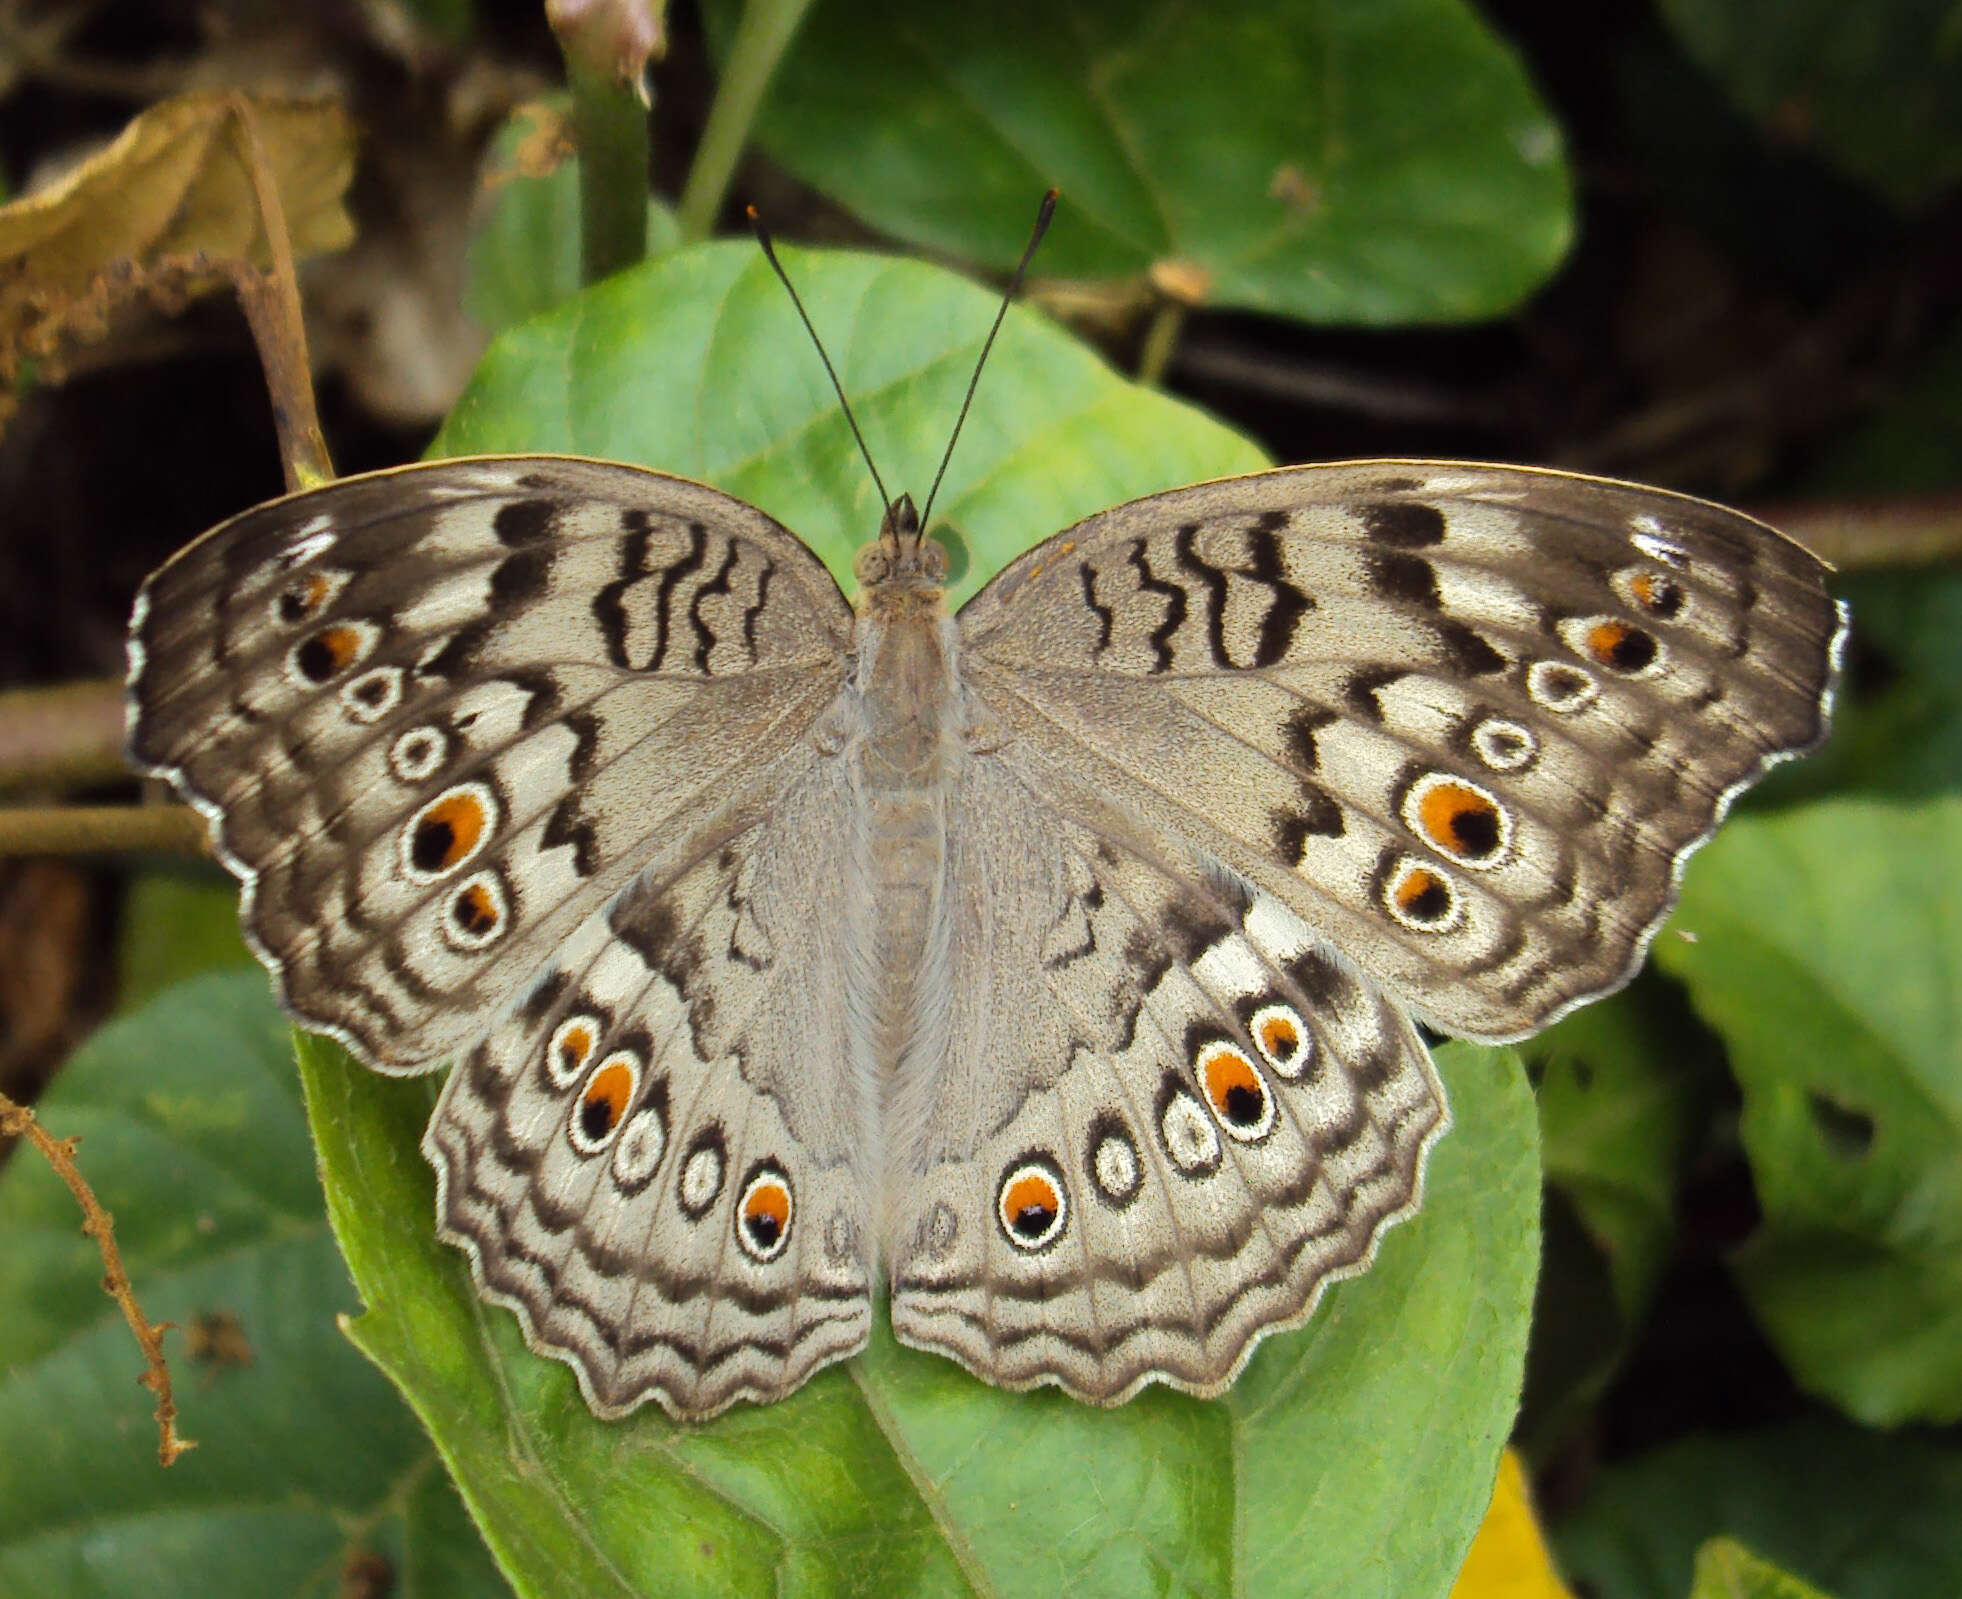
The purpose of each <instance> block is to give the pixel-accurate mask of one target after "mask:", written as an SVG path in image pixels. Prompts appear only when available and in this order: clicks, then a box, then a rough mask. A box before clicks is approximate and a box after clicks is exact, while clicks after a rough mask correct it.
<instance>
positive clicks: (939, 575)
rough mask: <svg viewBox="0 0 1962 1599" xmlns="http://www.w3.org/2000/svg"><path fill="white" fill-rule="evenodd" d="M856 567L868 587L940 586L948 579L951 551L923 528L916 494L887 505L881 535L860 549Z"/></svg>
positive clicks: (858, 574) (904, 495) (934, 587)
mask: <svg viewBox="0 0 1962 1599" xmlns="http://www.w3.org/2000/svg"><path fill="white" fill-rule="evenodd" d="M852 570H853V572H854V573H855V574H856V575H857V577H858V580H859V582H860V583H861V584H863V585H864V586H865V587H866V588H876V587H882V586H884V587H903V588H917V589H937V588H939V587H940V585H941V584H942V583H944V582H945V581H946V580H947V552H946V551H945V550H943V549H942V548H941V547H940V546H939V545H938V544H935V543H934V542H933V541H932V540H931V539H929V538H928V537H926V535H925V534H924V533H922V532H921V531H920V513H919V512H918V511H917V510H916V509H914V506H913V496H912V495H910V494H902V495H900V497H899V498H898V499H896V500H894V501H893V502H892V504H891V505H889V506H888V507H887V508H886V514H885V517H884V518H883V519H882V520H881V521H880V523H879V536H878V538H877V539H876V540H875V541H874V542H872V543H870V544H868V545H866V546H865V548H864V549H862V550H860V551H859V552H858V555H857V557H856V559H854V561H853V562H852Z"/></svg>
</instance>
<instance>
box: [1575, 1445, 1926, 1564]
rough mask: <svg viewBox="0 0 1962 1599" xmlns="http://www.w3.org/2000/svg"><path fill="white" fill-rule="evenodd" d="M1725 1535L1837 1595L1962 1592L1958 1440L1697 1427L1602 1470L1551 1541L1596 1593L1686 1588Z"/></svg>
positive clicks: (1763, 1557)
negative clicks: (1704, 1431)
mask: <svg viewBox="0 0 1962 1599" xmlns="http://www.w3.org/2000/svg"><path fill="white" fill-rule="evenodd" d="M1719 1534H1727V1535H1729V1536H1730V1537H1733V1538H1737V1539H1740V1540H1742V1541H1743V1542H1744V1543H1745V1544H1747V1545H1748V1546H1749V1547H1750V1548H1751V1549H1752V1550H1753V1551H1755V1552H1756V1553H1757V1554H1758V1556H1759V1557H1760V1558H1761V1559H1765V1560H1771V1561H1775V1562H1776V1563H1777V1564H1778V1565H1779V1566H1781V1567H1783V1568H1784V1569H1785V1570H1787V1571H1789V1572H1791V1573H1792V1574H1793V1575H1794V1576H1796V1577H1798V1578H1800V1579H1801V1580H1803V1581H1805V1582H1809V1583H1812V1584H1813V1585H1815V1586H1816V1587H1818V1588H1821V1589H1824V1590H1825V1591H1826V1592H1828V1593H1831V1594H1835V1595H1837V1596H1838V1599H1931V1596H1933V1595H1936V1594H1955V1593H1962V1448H1958V1447H1957V1446H1956V1444H1955V1442H1954V1441H1953V1440H1945V1439H1939V1438H1933V1437H1925V1436H1919V1435H1916V1434H1913V1433H1905V1434H1898V1435H1895V1436H1891V1437H1882V1436H1879V1435H1877V1434H1874V1433H1870V1432H1864V1431H1862V1430H1860V1429H1859V1428H1857V1427H1850V1426H1847V1425H1845V1424H1844V1423H1841V1422H1833V1421H1828V1420H1824V1419H1815V1420H1808V1421H1803V1422H1798V1423H1795V1424H1793V1425H1790V1426H1783V1427H1773V1428H1767V1429H1765V1430H1763V1431H1759V1432H1754V1433H1743V1434H1732V1435H1730V1436H1727V1437H1722V1438H1714V1437H1713V1438H1689V1439H1685V1440H1683V1441H1682V1442H1680V1443H1675V1444H1670V1445H1669V1446H1667V1447H1666V1448H1662V1449H1657V1450H1655V1451H1653V1452H1651V1453H1650V1454H1647V1455H1645V1456H1643V1457H1642V1458H1641V1459H1640V1460H1638V1461H1635V1462H1634V1463H1632V1464H1630V1465H1624V1466H1610V1467H1608V1468H1607V1469H1605V1470H1604V1471H1602V1472H1601V1473H1600V1475H1599V1477H1598V1478H1597V1479H1596V1480H1595V1484H1594V1488H1593V1491H1592V1492H1591V1493H1590V1494H1589V1495H1588V1497H1587V1499H1586V1501H1585V1502H1584V1503H1583V1504H1582V1505H1581V1507H1580V1509H1579V1510H1578V1511H1577V1512H1576V1513H1574V1514H1573V1515H1571V1516H1569V1517H1567V1518H1566V1519H1565V1520H1563V1521H1562V1522H1560V1523H1559V1524H1558V1525H1557V1526H1556V1527H1555V1528H1554V1529H1553V1541H1554V1546H1555V1548H1556V1549H1557V1550H1558V1552H1559V1555H1560V1562H1561V1567H1562V1569H1563V1570H1564V1571H1565V1572H1566V1573H1567V1576H1568V1578H1569V1580H1571V1581H1574V1582H1577V1583H1579V1582H1584V1583H1585V1584H1586V1585H1587V1591H1588V1592H1589V1593H1591V1594H1593V1595H1595V1596H1596V1599H1681V1596H1682V1595H1683V1594H1684V1593H1686V1592H1688V1591H1689V1587H1690V1582H1691V1569H1692V1561H1693V1560H1694V1558H1695V1555H1696V1552H1697V1549H1698V1547H1699V1546H1700V1545H1702V1544H1703V1543H1704V1542H1705V1540H1707V1539H1709V1538H1712V1537H1715V1536H1717V1535H1719ZM1746 1591H1747V1592H1748V1591H1749V1590H1746Z"/></svg>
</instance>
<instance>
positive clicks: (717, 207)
mask: <svg viewBox="0 0 1962 1599" xmlns="http://www.w3.org/2000/svg"><path fill="white" fill-rule="evenodd" d="M810 5H811V0H749V3H748V4H747V5H745V6H744V7H743V15H742V20H741V21H740V22H738V23H737V24H736V38H735V42H734V43H733V44H732V45H731V46H730V49H729V59H728V61H727V62H726V63H725V64H724V66H723V69H722V86H721V87H720V88H719V89H718V90H717V91H716V95H715V104H714V106H713V107H712V108H711V109H710V111H709V119H708V126H707V127H705V128H704V129H703V130H702V142H701V144H700V145H698V146H697V147H696V150H695V165H694V167H693V169H692V170H691V171H690V172H689V174H688V183H687V186H686V187H685V188H684V189H683V190H682V193H681V203H680V205H679V206H677V207H676V209H675V220H676V222H677V223H678V224H679V226H680V229H681V239H682V242H683V243H684V244H692V243H693V242H694V241H695V240H697V239H705V238H707V237H708V235H709V230H710V229H711V228H713V227H714V226H715V219H716V216H717V214H718V213H719V212H720V211H721V210H722V201H723V199H724V197H725V196H726V195H727V194H728V192H729V180H730V178H732V177H733V176H734V175H735V171H736V162H737V161H738V160H739V159H740V158H741V156H742V153H743V146H744V145H745V144H747V143H748V142H749V130H750V127H751V125H752V124H753V123H754V122H755V121H756V111H757V107H759V106H760V105H762V103H763V91H764V90H765V89H767V88H768V87H769V86H770V79H771V78H772V77H774V76H775V74H776V70H777V64H778V63H779V62H780V61H781V60H782V59H783V53H784V51H785V50H787V49H788V48H789V47H790V41H791V38H792V36H793V35H795V34H796V32H797V25H798V24H799V23H800V22H802V21H803V20H804V13H805V12H806V11H808V10H809V9H810Z"/></svg>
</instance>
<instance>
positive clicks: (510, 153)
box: [463, 95, 680, 333]
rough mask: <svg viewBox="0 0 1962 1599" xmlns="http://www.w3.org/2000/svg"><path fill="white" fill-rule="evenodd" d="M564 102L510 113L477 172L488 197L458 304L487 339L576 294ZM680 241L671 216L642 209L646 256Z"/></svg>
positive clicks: (574, 189)
mask: <svg viewBox="0 0 1962 1599" xmlns="http://www.w3.org/2000/svg"><path fill="white" fill-rule="evenodd" d="M569 105H570V101H569V98H568V97H567V96H565V95H555V96H553V97H552V98H550V99H547V100H535V101H532V102H531V103H530V104H528V105H523V106H520V107H519V108H518V109H517V110H516V111H514V112H513V113H512V114H511V116H510V117H509V119H507V120H506V122H505V124H504V126H503V127H502V128H500V129H498V131H497V135H496V137H495V138H494V139H493V140H492V141H491V149H490V155H489V157H488V159H487V160H486V162H485V167H484V188H485V190H486V191H487V192H488V195H489V198H490V205H489V209H488V211H487V212H486V214H485V216H484V220H483V223H482V225H481V226H480V227H479V228H478V230H477V236H476V237H475V238H474V239H472V240H471V241H470V249H469V253H468V256H467V258H466V262H465V269H466V272H467V274H468V276H467V280H466V282H465V284H464V291H463V305H464V309H465V310H466V311H468V312H469V313H470V317H471V320H472V321H474V322H475V323H476V324H477V325H478V326H479V327H481V328H482V329H484V331H485V332H487V333H501V332H503V331H504V329H506V328H508V327H515V326H516V325H517V324H518V323H520V322H523V321H525V320H527V319H528V318H530V317H534V316H537V315H539V314H541V313H542V312H545V311H549V310H550V309H551V308H552V307H553V306H555V305H563V304H564V303H565V302H566V301H567V300H570V299H571V298H572V297H573V296H574V295H575V294H577V293H578V292H579V289H580V253H579V252H580V234H579V226H580V224H579V156H578V154H577V152H576V151H572V150H570V149H568V148H567V147H566V145H565V143H564V141H566V140H569V139H570V138H571V137H572V133H571V127H570V124H569V123H568V121H567V116H568V114H569V112H568V107H569ZM679 238H680V235H679V233H678V232H677V230H676V228H675V222H674V213H673V212H672V211H670V210H669V209H668V208H667V207H666V206H665V205H663V204H661V202H660V201H658V200H653V199H650V200H649V201H648V202H647V253H648V254H649V255H657V254H659V253H660V252H661V251H663V250H666V249H670V248H672V247H673V246H674V245H675V244H676V243H677V242H678V240H679Z"/></svg>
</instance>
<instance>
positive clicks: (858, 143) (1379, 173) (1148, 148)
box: [705, 0, 1572, 324]
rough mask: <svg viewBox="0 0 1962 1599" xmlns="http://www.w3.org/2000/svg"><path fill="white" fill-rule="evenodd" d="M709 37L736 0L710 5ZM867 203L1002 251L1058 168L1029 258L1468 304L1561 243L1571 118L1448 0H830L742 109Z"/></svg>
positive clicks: (1007, 256) (1354, 313)
mask: <svg viewBox="0 0 1962 1599" xmlns="http://www.w3.org/2000/svg"><path fill="white" fill-rule="evenodd" d="M705 11H706V16H707V20H708V22H709V25H710V31H711V37H712V38H714V39H716V40H717V41H718V42H719V43H721V44H722V45H723V47H724V48H725V49H726V46H727V41H728V40H729V38H730V36H731V35H732V34H733V32H734V28H735V18H736V14H737V7H736V3H735V0H718V3H714V4H710V5H709V6H707V7H706V8H705ZM757 136H758V138H759V140H760V141H761V142H762V144H763V146H764V147H765V148H766V149H767V150H768V151H769V152H770V154H771V155H772V156H773V157H774V158H775V159H776V160H777V161H779V162H781V163H782V164H783V165H784V166H786V167H788V168H789V169H790V170H791V171H792V172H795V173H796V174H797V175H798V176H799V177H801V178H803V179H804V180H805V181H806V182H808V183H810V184H812V185H813V186H814V187H816V188H819V189H822V190H823V191H824V192H825V193H826V194H828V195H830V196H832V197H833V198H835V199H837V200H839V201H840V202H841V203H843V204H844V205H846V206H848V207H849V208H850V209H851V210H852V211H854V212H855V213H856V214H858V215H859V216H861V217H863V218H864V219H865V220H866V221H867V222H869V223H871V224H872V225H873V226H875V227H877V228H880V229H882V230H884V231H885V232H887V233H890V234H892V235H893V236H895V237H897V238H901V239H905V240H907V241H908V242H909V243H912V244H916V245H920V246H924V247H926V248H929V249H933V250H940V251H946V252H950V253H952V254H955V255H958V256H962V257H965V258H967V259H970V260H974V261H980V262H985V263H987V264H988V265H991V266H995V267H1002V268H1005V267H1008V266H1010V265H1012V264H1013V262H1014V260H1015V258H1016V255H1017V253H1018V252H1019V251H1020V249H1021V247H1022V244H1023V241H1024V240H1025V238H1026V237H1027V233H1028V228H1029V223H1030V220H1031V218H1032V217H1033V214H1034V210H1035V203H1036V200H1037V198H1038V197H1039V196H1040V195H1041V194H1042V192H1043V191H1044V190H1045V189H1047V188H1049V187H1051V186H1052V185H1053V186H1056V187H1060V188H1061V190H1062V194H1063V202H1062V206H1061V208H1060V209H1059V210H1058V212H1057V218H1056V225H1055V227H1054V229H1053V230H1052V232H1051V234H1050V238H1049V241H1048V242H1046V243H1045V244H1044V245H1043V250H1042V255H1041V257H1040V259H1039V261H1038V264H1037V271H1038V272H1039V273H1042V274H1044V275H1049V276H1055V277H1065V278H1123V277H1135V276H1138V275H1140V274H1143V273H1145V272H1146V271H1148V270H1149V269H1150V268H1152V267H1153V266H1154V265H1163V264H1173V263H1176V264H1179V265H1181V266H1183V267H1186V268H1192V269H1197V270H1198V272H1200V273H1201V274H1203V276H1204V278H1205V279H1206V280H1208V284H1209V286H1208V288H1207V290H1206V292H1205V294H1204V296H1203V298H1204V300H1205V301H1206V303H1209V304H1212V305H1215V306H1233V307H1244V308H1248V309H1254V310H1261V311H1269V312H1273V313H1276V314H1279V315H1283V316H1292V317H1299V318H1303V319H1306V320H1310V321H1318V322H1363V323H1390V324H1394V323H1403V322H1435V321H1463V320H1469V319H1472V318H1477V317H1485V316H1493V315H1496V314H1498V313H1500V312H1502V311H1505V310H1507V309H1508V308H1510V307H1511V306H1513V305H1515V304H1516V303H1517V302H1518V301H1519V300H1521V299H1522V298H1524V297H1525V295H1526V294H1528V293H1529V292H1530V291H1531V290H1532V289H1533V288H1534V287H1535V286H1536V285H1538V284H1539V283H1540V282H1541V281H1542V280H1544V279H1545V277H1546V276H1547V275H1548V274H1549V273H1550V272H1551V271H1552V269H1553V268H1554V266H1555V265H1556V264H1557V263H1558V262H1559V261H1560V259H1561V257H1562V256H1563V255H1564V254H1565V252H1566V249H1567V246H1568V243H1569V241H1570V238H1571V234H1572V212H1571V205H1572V197H1571V194H1570V192H1569V185H1568V178H1567V172H1566V167H1565V164H1564V162H1563V159H1562V155H1561V141H1560V135H1559V132H1558V129H1557V128H1556V127H1555V125H1554V123H1553V121H1552V120H1551V118H1550V117H1549V116H1548V115H1547V113H1546V111H1545V109H1544V108H1543V107H1542V106H1541V104H1540V102H1539V100H1538V99H1537V97H1536V96H1535V95H1534V93H1533V90H1532V87H1531V85H1530V83H1529V82H1528V80H1527V77H1526V74H1525V72H1524V71H1523V70H1522V69H1521V67H1520V64H1519V62H1518V60H1517V58H1516V57H1515V56H1514V54H1513V53H1512V51H1511V50H1510V49H1509V48H1508V47H1507V46H1506V45H1504V44H1503V43H1501V42H1500V41H1499V40H1498V39H1497V38H1495V37H1494V36H1493V35H1492V34H1491V33H1490V32H1489V31H1487V29H1486V28H1485V26H1484V24H1483V23H1482V22H1480V21H1479V20H1478V18H1477V16H1476V15H1475V13H1474V12H1473V11H1472V10H1471V9H1470V8H1469V7H1467V6H1465V5H1463V4H1461V3H1459V0H1256V3H1253V4H1242V5H1235V6H1193V5H1181V4H1177V3H1175V0H1087V3H1080V4H1077V5H1073V6H1072V7H1070V9H1069V11H1068V13H1067V15H1064V14H1061V13H1059V12H1058V11H1057V10H1056V8H1055V7H1053V6H1049V5H1044V4H1041V3H1040V0H1012V3H1009V4H1006V5H991V6H979V7H977V6H971V5H967V6H963V5H954V4H945V3H941V4H935V3H933V0H926V3H925V4H921V3H919V0H904V3H902V0H838V3H835V4H826V5H823V6H819V7H817V8H815V9H814V11H813V12H812V14H811V16H810V17H809V18H808V19H806V21H805V24H804V27H803V30H802V31H801V32H800V34H799V35H798V37H797V38H796V40H795V41H794V43H793V44H792V46H791V49H790V52H789V54H788V55H787V56H786V58H785V60H784V62H783V64H782V67H781V68H780V70H779V73H778V75H777V78H776V80H775V81H774V83H773V84H772V87H771V91H770V94H769V97H768V99H767V100H766V101H765V103H764V106H763V110H762V113H761V115H760V117H759V119H758V124H757Z"/></svg>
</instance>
